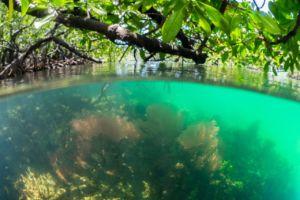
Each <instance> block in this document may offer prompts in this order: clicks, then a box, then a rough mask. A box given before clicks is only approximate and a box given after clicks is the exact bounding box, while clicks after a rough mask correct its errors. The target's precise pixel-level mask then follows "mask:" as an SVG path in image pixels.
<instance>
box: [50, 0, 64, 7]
mask: <svg viewBox="0 0 300 200" xmlns="http://www.w3.org/2000/svg"><path fill="white" fill-rule="evenodd" d="M51 2H52V4H53V5H54V6H55V7H62V6H64V5H65V4H66V2H65V0H52V1H51Z"/></svg>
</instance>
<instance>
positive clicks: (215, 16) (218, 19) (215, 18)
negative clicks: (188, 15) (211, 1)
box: [199, 2, 229, 33]
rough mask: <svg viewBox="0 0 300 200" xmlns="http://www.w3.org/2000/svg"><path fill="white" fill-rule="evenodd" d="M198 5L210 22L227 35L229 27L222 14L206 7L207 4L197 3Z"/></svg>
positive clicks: (210, 7)
mask: <svg viewBox="0 0 300 200" xmlns="http://www.w3.org/2000/svg"><path fill="white" fill-rule="evenodd" d="M199 4H200V5H202V6H203V7H204V8H205V10H206V12H207V14H208V16H209V18H210V20H211V22H212V23H213V24H214V25H215V26H216V27H218V28H220V29H222V30H223V31H224V32H225V33H229V25H228V22H227V20H226V19H225V18H224V16H223V15H222V13H220V12H219V11H218V10H217V9H216V8H214V7H212V6H210V5H208V4H205V3H202V2H199Z"/></svg>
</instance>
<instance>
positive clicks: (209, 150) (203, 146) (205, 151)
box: [177, 121, 221, 171]
mask: <svg viewBox="0 0 300 200" xmlns="http://www.w3.org/2000/svg"><path fill="white" fill-rule="evenodd" d="M218 132H219V127H218V126H217V125H216V122H215V121H211V122H200V123H198V124H196V125H191V126H189V127H188V128H187V129H186V130H185V131H183V132H182V134H181V135H180V136H179V137H178V138H177V140H178V142H179V143H180V144H181V146H182V147H183V148H184V149H185V150H186V151H189V152H190V153H191V154H192V155H193V157H194V162H195V165H196V167H197V168H199V169H203V168H208V169H209V170H211V171H215V170H216V169H218V168H219V166H220V162H221V158H220V156H219V154H218V147H219V138H218Z"/></svg>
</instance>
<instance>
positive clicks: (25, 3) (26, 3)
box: [21, 0, 30, 16]
mask: <svg viewBox="0 0 300 200" xmlns="http://www.w3.org/2000/svg"><path fill="white" fill-rule="evenodd" d="M29 5H30V2H29V0H21V13H22V16H24V15H26V13H27V10H28V8H29Z"/></svg>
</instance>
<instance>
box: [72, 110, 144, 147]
mask: <svg viewBox="0 0 300 200" xmlns="http://www.w3.org/2000/svg"><path fill="white" fill-rule="evenodd" d="M71 126H72V128H73V129H74V130H75V131H76V132H77V133H78V134H79V135H80V138H81V139H83V140H91V139H92V138H93V137H95V136H100V137H102V138H103V139H108V140H110V141H113V142H119V141H120V140H122V139H129V140H136V139H138V138H139V132H138V131H137V129H136V128H135V126H134V125H133V123H131V122H129V121H127V120H126V119H124V118H122V117H120V116H112V117H111V116H109V117H108V116H88V117H86V118H82V119H75V120H72V122H71Z"/></svg>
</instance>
